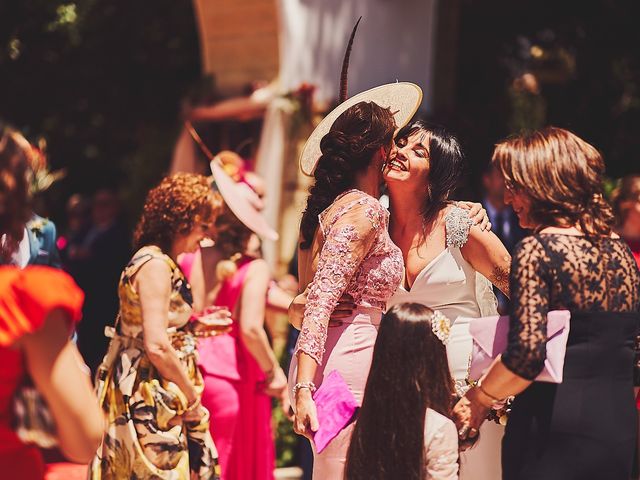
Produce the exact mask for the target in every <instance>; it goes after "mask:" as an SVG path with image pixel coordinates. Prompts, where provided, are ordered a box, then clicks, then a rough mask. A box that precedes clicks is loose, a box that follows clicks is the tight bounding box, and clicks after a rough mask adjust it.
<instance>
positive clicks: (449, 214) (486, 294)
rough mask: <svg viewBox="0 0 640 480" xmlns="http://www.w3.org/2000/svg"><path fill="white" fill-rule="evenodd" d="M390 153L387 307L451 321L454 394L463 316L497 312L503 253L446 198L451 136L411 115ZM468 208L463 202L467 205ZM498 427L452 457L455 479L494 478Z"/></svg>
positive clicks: (465, 361) (454, 167)
mask: <svg viewBox="0 0 640 480" xmlns="http://www.w3.org/2000/svg"><path fill="white" fill-rule="evenodd" d="M396 144H397V147H398V153H397V155H396V157H395V158H394V159H393V160H391V161H390V162H388V163H387V165H386V167H385V169H384V180H385V183H386V184H387V187H388V189H389V197H390V211H391V221H390V226H389V233H390V234H391V239H392V240H393V241H394V243H395V244H396V245H398V246H399V247H400V249H401V250H402V254H403V257H404V259H405V260H404V262H405V278H404V279H403V282H402V284H401V285H400V288H399V289H398V291H397V292H396V293H395V295H393V296H392V297H391V299H390V300H389V302H388V306H389V307H391V306H393V305H395V304H397V303H400V302H418V303H421V304H423V305H427V306H429V307H431V308H433V309H435V310H440V311H441V312H442V313H443V314H444V315H446V316H447V317H449V318H450V319H451V322H452V326H451V340H450V342H449V343H448V344H447V356H448V359H449V368H450V370H451V374H452V375H453V378H454V380H455V386H456V393H457V395H458V396H462V395H463V394H464V392H465V391H466V389H467V388H468V367H469V356H470V354H471V347H472V339H471V335H470V334H469V322H470V319H471V318H478V317H482V316H487V315H495V314H497V302H496V298H495V295H494V293H493V289H492V284H493V285H495V286H496V287H497V288H499V289H500V290H501V291H502V292H503V293H505V294H506V295H508V294H509V287H508V281H507V280H508V276H509V263H510V260H511V257H510V255H509V252H508V251H507V249H506V248H505V246H504V245H503V244H502V242H501V241H500V239H499V238H498V237H497V236H496V235H495V234H493V233H492V232H491V231H487V230H484V229H483V228H482V226H481V225H474V221H473V220H472V218H471V211H470V210H468V209H466V208H462V206H460V205H458V204H456V202H453V201H452V200H451V195H452V193H453V191H454V190H455V188H456V187H457V186H458V182H459V179H460V176H461V174H462V170H463V168H464V156H463V153H462V148H461V146H460V144H459V142H458V140H457V139H456V137H454V136H453V135H452V134H451V133H449V132H447V131H446V130H445V129H444V128H442V127H439V126H433V125H429V124H428V123H426V122H424V121H422V120H418V121H416V122H413V123H411V124H409V125H408V126H407V127H405V128H404V129H402V130H400V132H398V135H397V137H396ZM467 208H468V207H467ZM503 432H504V428H503V427H502V426H501V425H498V424H496V423H493V422H492V423H487V424H486V425H485V426H484V427H483V432H482V436H481V440H480V442H478V444H477V445H476V446H475V447H474V448H473V449H470V450H467V451H465V452H462V454H461V456H460V478H461V479H463V480H466V479H472V480H494V479H495V478H498V477H499V476H500V441H501V438H502V435H503Z"/></svg>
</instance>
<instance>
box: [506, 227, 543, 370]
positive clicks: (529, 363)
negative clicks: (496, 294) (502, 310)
mask: <svg viewBox="0 0 640 480" xmlns="http://www.w3.org/2000/svg"><path fill="white" fill-rule="evenodd" d="M548 261H549V260H548V258H547V255H546V253H545V250H544V247H543V246H542V244H541V243H540V242H539V241H538V240H537V239H536V238H535V237H527V238H525V239H524V240H523V241H522V242H520V244H518V246H517V247H516V251H515V252H514V256H513V261H512V264H511V292H512V297H511V320H510V323H509V340H508V344H507V350H506V351H505V352H504V353H503V355H502V361H503V362H504V364H505V366H506V367H507V368H509V370H511V371H512V372H514V373H515V374H517V375H519V376H521V377H523V378H526V379H527V380H533V379H535V378H536V377H537V376H538V374H539V373H540V372H541V371H542V369H543V368H544V361H545V359H546V356H547V313H548V311H549V295H550V278H549V275H548V268H549V263H548Z"/></svg>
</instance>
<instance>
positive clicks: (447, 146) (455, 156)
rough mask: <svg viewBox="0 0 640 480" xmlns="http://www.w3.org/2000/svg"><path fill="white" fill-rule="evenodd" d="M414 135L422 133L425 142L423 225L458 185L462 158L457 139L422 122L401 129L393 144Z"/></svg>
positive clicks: (430, 220)
mask: <svg viewBox="0 0 640 480" xmlns="http://www.w3.org/2000/svg"><path fill="white" fill-rule="evenodd" d="M417 132H424V133H425V136H426V138H427V141H428V145H425V147H427V148H428V150H429V152H428V159H429V183H428V185H427V188H426V190H427V191H426V192H425V193H426V200H425V204H424V205H423V207H422V217H423V219H424V223H425V224H426V225H428V224H430V223H431V222H432V221H433V220H434V219H435V218H436V216H437V215H438V212H439V211H440V210H442V208H443V207H444V206H445V205H446V204H447V202H448V201H449V197H450V196H451V194H452V193H453V191H454V190H455V189H456V187H457V186H458V181H459V180H460V175H461V173H462V168H463V162H464V155H463V154H462V148H461V147H460V143H459V142H458V139H457V138H456V137H455V136H454V135H452V134H451V133H449V132H448V131H447V130H445V129H444V128H443V127H441V126H438V125H432V124H430V123H428V122H426V121H424V120H416V121H414V122H411V123H410V124H409V125H407V126H405V127H403V128H401V129H400V131H399V132H398V134H397V135H396V143H397V142H398V141H399V140H401V139H405V140H406V139H407V138H409V137H410V136H411V135H413V134H414V133H417Z"/></svg>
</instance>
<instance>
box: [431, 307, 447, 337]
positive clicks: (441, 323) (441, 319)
mask: <svg viewBox="0 0 640 480" xmlns="http://www.w3.org/2000/svg"><path fill="white" fill-rule="evenodd" d="M431 330H433V333H434V335H435V336H436V337H438V339H439V340H440V341H441V342H442V343H443V345H446V344H447V343H449V334H450V333H451V320H449V318H448V317H447V316H446V315H445V314H443V313H442V312H441V311H440V310H435V311H434V312H433V315H431Z"/></svg>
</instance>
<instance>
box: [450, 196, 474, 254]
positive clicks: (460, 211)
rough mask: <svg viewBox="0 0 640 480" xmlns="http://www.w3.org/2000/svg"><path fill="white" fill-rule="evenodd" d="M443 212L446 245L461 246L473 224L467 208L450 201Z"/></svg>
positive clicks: (465, 241) (467, 237) (464, 242)
mask: <svg viewBox="0 0 640 480" xmlns="http://www.w3.org/2000/svg"><path fill="white" fill-rule="evenodd" d="M443 214H444V215H443V217H444V226H445V232H446V242H447V247H453V248H462V247H463V246H464V245H465V244H466V243H467V240H468V239H469V232H470V231H471V227H472V226H473V220H472V219H471V216H470V215H469V210H465V209H464V208H461V207H459V206H458V205H456V204H455V203H452V204H451V205H448V206H447V207H445V209H444V211H443Z"/></svg>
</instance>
